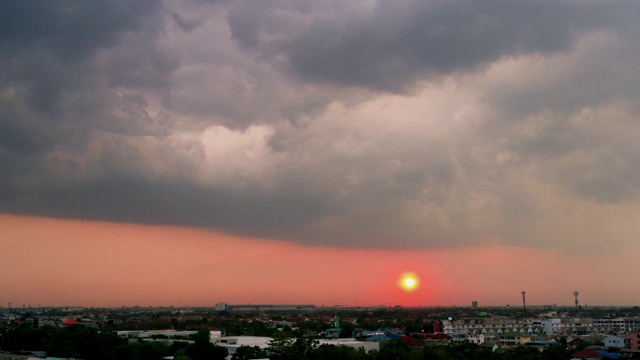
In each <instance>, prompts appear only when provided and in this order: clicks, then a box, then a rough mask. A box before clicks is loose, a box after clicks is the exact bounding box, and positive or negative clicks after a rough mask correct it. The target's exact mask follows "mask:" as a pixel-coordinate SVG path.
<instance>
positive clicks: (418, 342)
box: [400, 336, 424, 346]
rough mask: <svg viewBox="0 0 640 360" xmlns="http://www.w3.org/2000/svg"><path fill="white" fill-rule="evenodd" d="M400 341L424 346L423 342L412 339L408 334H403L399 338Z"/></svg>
mask: <svg viewBox="0 0 640 360" xmlns="http://www.w3.org/2000/svg"><path fill="white" fill-rule="evenodd" d="M400 341H402V342H403V343H405V344H408V345H411V346H424V343H423V342H422V341H420V340H418V339H414V338H412V337H410V336H403V337H401V338H400Z"/></svg>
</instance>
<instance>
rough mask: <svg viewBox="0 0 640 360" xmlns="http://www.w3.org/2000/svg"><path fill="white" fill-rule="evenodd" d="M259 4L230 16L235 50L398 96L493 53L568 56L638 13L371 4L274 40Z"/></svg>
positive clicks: (619, 8)
mask: <svg viewBox="0 0 640 360" xmlns="http://www.w3.org/2000/svg"><path fill="white" fill-rule="evenodd" d="M262 4H264V3H260V5H258V4H255V3H254V4H250V5H244V6H238V7H236V8H234V9H232V11H231V12H230V20H229V23H230V26H231V30H232V34H233V37H234V39H236V40H237V41H238V43H239V44H241V45H242V46H244V47H246V48H249V49H252V50H256V51H258V52H260V53H262V54H266V55H269V56H273V54H282V55H285V56H286V57H287V58H288V59H289V61H290V63H291V66H292V67H293V69H294V71H295V72H296V73H297V74H298V75H300V76H302V77H303V78H305V79H308V80H313V81H317V82H333V83H338V84H343V85H357V86H362V87H368V88H374V89H380V90H387V91H403V90H405V89H407V88H410V87H412V86H414V85H415V84H416V83H417V82H418V81H420V79H421V78H424V77H425V76H430V75H442V74H444V75H447V74H452V73H455V72H458V71H473V70H476V69H477V68H478V67H481V66H483V65H486V64H488V63H490V62H493V61H496V60H498V59H500V58H502V57H512V56H519V55H527V54H534V53H539V54H548V53H553V52H559V51H568V50H569V49H570V48H571V47H572V46H573V44H574V42H575V40H576V38H577V36H578V35H579V34H581V33H583V32H584V31H589V30H595V29H598V28H601V27H607V26H614V27H615V26H616V24H617V23H618V22H620V21H621V20H625V19H629V18H630V17H631V15H630V13H631V14H635V15H639V14H640V13H639V10H640V9H639V8H640V5H638V3H637V2H635V3H634V2H624V1H623V2H618V3H616V6H610V5H611V4H610V3H608V2H592V1H585V2H580V1H573V2H569V1H555V2H551V1H538V0H532V1H531V0H529V1H510V0H490V1H472V0H455V1H450V0H442V1H440V0H436V1H403V2H397V1H379V2H375V5H373V8H372V9H371V10H361V9H345V11H342V12H340V11H337V12H336V13H334V14H332V15H331V16H318V17H317V20H314V21H312V22H311V23H310V24H308V25H307V27H306V28H305V29H304V30H303V31H295V32H294V31H292V32H291V33H292V34H291V35H289V36H288V37H286V38H283V37H282V36H275V40H274V37H272V36H270V35H273V34H278V35H279V34H280V33H281V32H282V30H281V29H280V28H279V27H277V26H275V25H274V22H275V20H276V19H277V18H278V16H277V14H280V13H281V12H282V10H280V9H278V10H273V9H269V8H268V6H264V5H262ZM263 6H264V7H265V8H266V9H263V8H262V7H263ZM290 11H291V13H293V14H297V13H299V12H300V9H298V8H294V9H290ZM303 11H304V10H303ZM280 16H281V15H280ZM314 19H315V18H314Z"/></svg>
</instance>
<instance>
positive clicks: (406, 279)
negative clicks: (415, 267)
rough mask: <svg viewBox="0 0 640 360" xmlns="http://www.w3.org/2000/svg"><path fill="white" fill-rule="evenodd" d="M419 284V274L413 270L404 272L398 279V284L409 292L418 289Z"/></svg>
mask: <svg viewBox="0 0 640 360" xmlns="http://www.w3.org/2000/svg"><path fill="white" fill-rule="evenodd" d="M418 285H419V280H418V276H417V275H416V274H415V273H413V272H404V273H402V274H401V275H400V278H399V279H398V286H399V287H400V288H402V289H403V290H404V291H407V292H410V291H414V290H416V289H417V288H418Z"/></svg>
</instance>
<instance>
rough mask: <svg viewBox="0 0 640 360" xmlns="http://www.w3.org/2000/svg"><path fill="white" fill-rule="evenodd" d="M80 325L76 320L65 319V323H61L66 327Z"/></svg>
mask: <svg viewBox="0 0 640 360" xmlns="http://www.w3.org/2000/svg"><path fill="white" fill-rule="evenodd" d="M77 324H80V323H79V322H78V321H76V319H67V320H65V321H63V322H62V325H65V326H68V325H77Z"/></svg>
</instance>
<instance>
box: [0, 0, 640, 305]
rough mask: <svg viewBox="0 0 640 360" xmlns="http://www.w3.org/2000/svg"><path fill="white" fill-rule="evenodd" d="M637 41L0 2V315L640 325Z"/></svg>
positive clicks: (591, 7) (255, 13) (292, 4)
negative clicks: (560, 318)
mask: <svg viewBox="0 0 640 360" xmlns="http://www.w3.org/2000/svg"><path fill="white" fill-rule="evenodd" d="M639 18H640V2H638V1H634V0H620V1H615V2H612V1H607V0H593V1H580V0H567V1H554V2H547V1H539V0H523V1H513V0H486V1H481V2H479V1H475V0H459V1H450V0H427V1H423V0H408V1H402V2H398V1H391V0H382V1H378V0H354V1H344V2H329V1H316V2H301V1H290V0H265V1H243V0H240V1H225V0H218V1H215V0H214V1H199V0H185V1H179V2H172V1H156V0H140V1H135V2H131V1H125V0H115V1H109V2H85V1H77V0H69V1H61V2H57V1H56V2H53V1H33V2H23V1H3V2H0V62H1V63H2V65H3V66H2V67H1V69H0V273H1V274H2V276H0V289H2V290H1V291H0V305H1V304H3V303H4V304H6V303H8V302H9V301H11V302H12V303H16V304H21V303H42V304H44V303H47V304H52V305H55V304H64V305H70V304H84V305H88V306H122V305H125V306H132V305H141V306H142V305H145V306H146V305H167V306H169V305H173V306H179V305H184V304H189V305H207V304H212V303H216V302H219V301H227V302H236V303H248V302H267V303H313V304H317V305H322V304H325V305H328V304H331V305H333V304H344V305H350V304H353V303H356V302H357V303H362V304H363V305H364V304H366V303H367V302H369V303H370V305H374V304H393V305H395V304H403V305H411V306H414V305H419V304H422V305H429V306H435V305H445V306H446V305H461V306H464V305H466V304H470V303H471V301H473V300H477V301H478V302H479V304H480V305H481V306H482V305H505V304H513V305H517V304H519V303H521V294H520V292H521V291H522V290H526V291H527V303H532V304H553V303H556V304H559V305H560V304H565V305H570V304H572V302H573V297H572V292H573V291H574V290H580V294H581V304H600V305H630V306H631V305H637V304H638V302H639V300H640V299H639V298H638V295H637V294H638V289H637V286H634V282H633V281H632V279H633V274H635V273H637V269H636V267H637V266H636V263H637V259H640V241H638V235H639V234H640V120H639V119H640V106H639V105H638V104H640V71H638V69H640V42H638V41H637V39H638V38H640V22H639V21H638V19H639ZM406 272H413V273H415V274H416V275H417V276H418V278H419V286H418V287H417V288H415V290H414V291H411V292H408V291H403V289H402V287H401V286H398V279H399V278H400V277H401V276H402V274H404V273H406ZM412 290H413V289H412Z"/></svg>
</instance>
